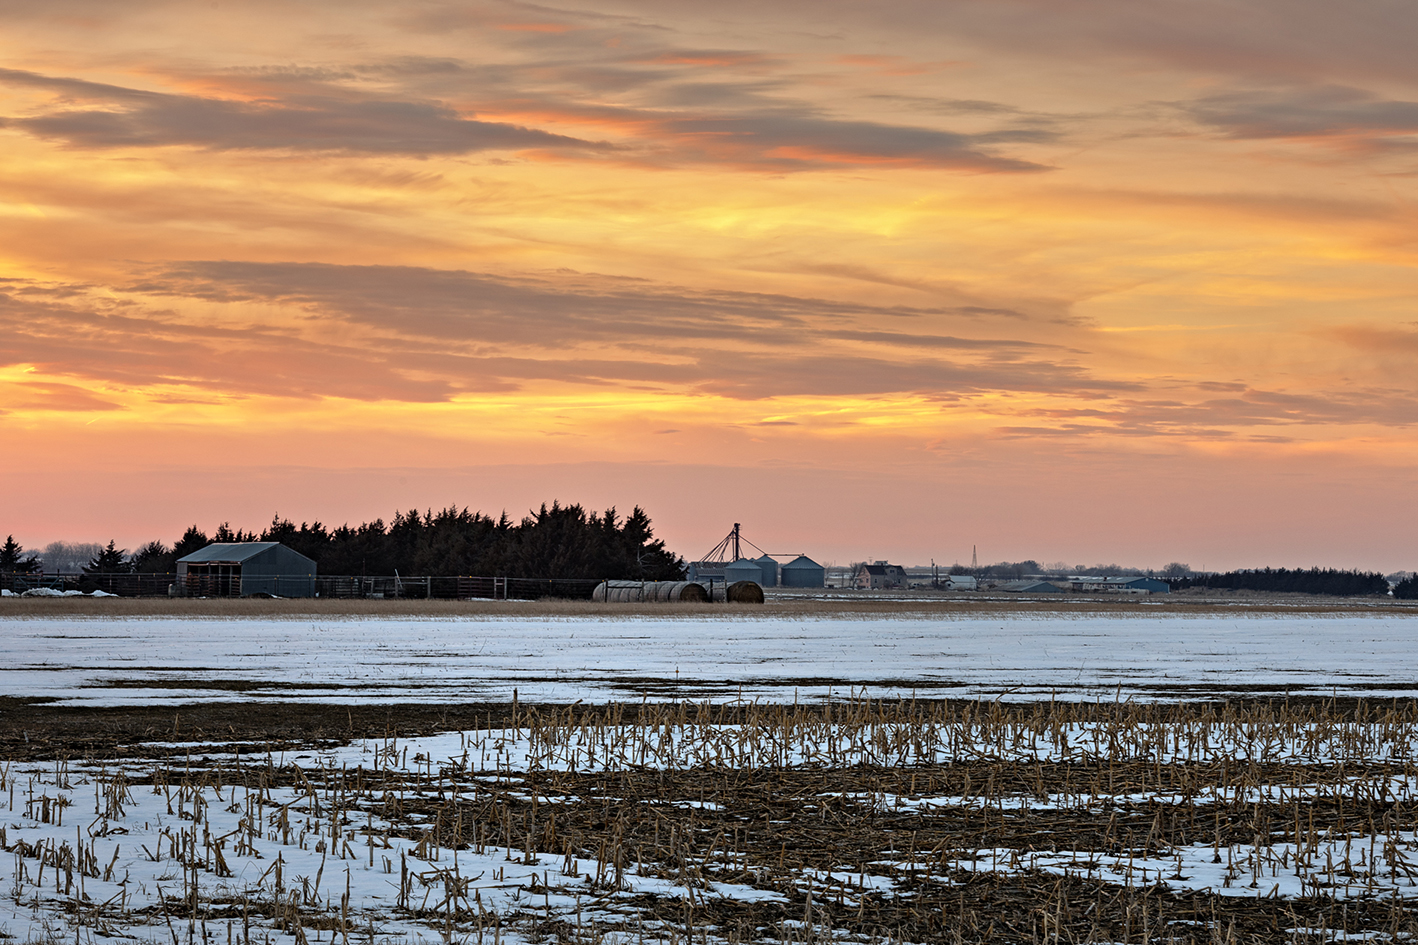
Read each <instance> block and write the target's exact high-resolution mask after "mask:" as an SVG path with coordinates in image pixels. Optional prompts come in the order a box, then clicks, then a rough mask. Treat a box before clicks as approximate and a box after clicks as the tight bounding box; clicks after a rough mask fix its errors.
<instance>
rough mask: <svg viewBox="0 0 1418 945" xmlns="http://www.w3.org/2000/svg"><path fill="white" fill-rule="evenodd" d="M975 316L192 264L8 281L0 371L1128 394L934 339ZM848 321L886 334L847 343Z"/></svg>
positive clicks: (464, 388)
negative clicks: (123, 274) (128, 277)
mask: <svg viewBox="0 0 1418 945" xmlns="http://www.w3.org/2000/svg"><path fill="white" fill-rule="evenodd" d="M115 294H116V295H118V296H119V297H121V298H122V299H124V300H125V301H124V302H123V303H122V304H117V303H114V302H113V301H112V300H111V298H110V297H111V296H113V295H115ZM105 299H108V300H107V301H105ZM193 301H200V302H206V303H219V304H221V305H224V306H230V307H232V308H234V309H236V310H240V309H241V308H242V307H243V306H247V305H255V304H259V306H260V310H261V311H267V312H270V311H273V310H274V311H280V312H286V313H288V314H287V315H285V316H282V317H280V318H277V319H275V320H274V321H271V322H268V323H251V322H247V323H241V324H229V323H225V322H223V323H221V324H218V325H217V326H215V327H213V326H212V325H211V324H210V323H208V322H206V321H204V322H203V323H201V324H198V323H194V322H193V321H191V320H189V319H184V318H182V317H179V316H178V315H176V314H174V313H175V312H176V311H178V310H180V309H181V308H182V307H183V306H184V304H185V303H190V302H193ZM290 314H298V315H299V317H298V318H294V319H293V318H291V317H290ZM977 318H978V316H977V315H974V314H972V313H971V312H968V311H965V310H963V309H951V308H940V309H924V308H909V307H902V306H869V305H868V306H864V305H850V304H844V303H840V302H831V301H827V300H822V299H812V298H795V297H791V296H784V295H776V296H770V295H765V294H758V293H744V292H704V291H691V290H686V289H679V288H676V287H673V286H663V285H655V284H647V283H643V282H640V281H638V280H625V279H608V278H604V277H597V276H590V275H585V274H578V273H559V274H556V278H555V279H554V280H552V279H535V278H521V279H507V278H500V277H494V276H489V275H486V274H480V273H469V272H459V271H440V270H428V269H418V268H411V267H360V266H329V265H310V264H294V263H284V264H263V263H249V262H245V263H225V262H203V263H187V264H183V265H181V266H176V267H170V268H166V269H164V270H162V271H159V272H155V273H151V274H149V275H148V277H146V278H143V279H140V280H136V281H134V282H132V283H130V284H127V285H124V286H117V287H109V288H108V289H105V290H103V291H97V292H96V291H93V290H92V289H91V288H89V287H84V288H83V289H82V290H81V291H74V290H72V289H70V290H67V291H66V290H63V289H60V290H58V291H56V290H55V288H54V287H48V286H32V287H31V286H26V285H22V284H16V285H12V286H11V287H10V288H9V290H8V293H7V294H5V295H3V296H0V363H5V364H29V365H38V366H40V367H42V368H43V370H44V371H45V372H46V374H48V375H51V376H53V375H62V376H71V377H75V378H89V379H96V380H100V381H103V382H105V383H111V384H116V385H131V386H145V385H146V386H162V385H180V386H183V387H195V388H199V389H203V390H208V391H212V392H215V393H225V394H229V395H234V396H245V395H251V394H276V395H282V396H294V397H321V396H335V397H346V398H353V399H363V400H383V399H387V400H405V401H417V402H430V401H439V400H447V399H450V398H453V397H456V396H458V395H460V394H466V393H470V392H479V391H482V392H487V391H499V390H501V391H507V390H515V389H519V388H521V387H523V386H525V385H528V384H532V383H537V382H555V383H561V384H566V383H570V384H585V385H591V386H595V387H608V386H631V385H652V386H659V387H663V388H666V389H670V388H673V389H679V390H686V391H701V392H704V393H710V394H716V395H719V396H726V397H731V398H737V399H748V400H751V399H760V398H765V397H775V396H794V395H798V396H874V395H880V394H890V393H902V392H912V393H924V394H927V395H930V396H933V397H937V398H941V399H947V400H948V399H952V398H958V397H962V396H968V395H973V394H978V393H982V392H989V391H1030V392H1053V393H1061V394H1067V395H1070V396H1072V395H1076V394H1080V393H1081V394H1084V395H1087V396H1099V395H1104V394H1107V393H1109V392H1118V391H1126V390H1133V389H1136V385H1135V384H1134V383H1132V382H1128V381H1120V380H1117V379H1111V378H1107V377H1100V376H1097V375H1096V374H1095V373H1094V372H1092V371H1090V370H1089V369H1087V368H1086V367H1084V366H1082V365H1080V364H1078V363H1076V355H1077V354H1079V353H1080V352H1076V351H1069V350H1066V349H1063V348H1060V347H1058V346H1055V345H1051V344H1046V343H1040V342H1032V341H1021V340H1012V339H1009V338H988V337H984V338H979V337H977V338H971V337H965V336H960V335H954V334H944V333H941V332H939V330H938V327H937V326H938V323H939V322H940V321H941V320H942V319H944V320H948V321H954V322H955V323H957V324H960V325H962V326H963V325H968V324H972V323H974V322H975V321H976V320H977ZM863 321H866V322H869V323H883V322H887V323H894V324H895V325H898V326H899V327H895V328H893V329H892V330H884V329H877V330H861V329H856V328H853V327H852V326H854V325H858V324H860V323H861V322H863ZM834 326H835V327H834ZM868 346H870V348H868Z"/></svg>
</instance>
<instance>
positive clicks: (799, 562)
mask: <svg viewBox="0 0 1418 945" xmlns="http://www.w3.org/2000/svg"><path fill="white" fill-rule="evenodd" d="M826 584H827V569H826V568H824V567H823V566H822V565H820V564H818V563H817V562H816V561H814V560H812V559H811V558H809V557H808V556H807V555H798V556H797V557H796V558H794V559H793V560H792V561H789V562H788V563H787V564H785V565H783V586H784V587H824V586H826Z"/></svg>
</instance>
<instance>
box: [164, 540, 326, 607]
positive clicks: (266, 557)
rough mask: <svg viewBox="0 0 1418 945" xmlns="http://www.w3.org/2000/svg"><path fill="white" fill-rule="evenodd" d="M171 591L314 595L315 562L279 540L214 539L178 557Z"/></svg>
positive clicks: (205, 594) (209, 594) (203, 594)
mask: <svg viewBox="0 0 1418 945" xmlns="http://www.w3.org/2000/svg"><path fill="white" fill-rule="evenodd" d="M174 591H175V592H176V593H179V594H190V595H194V596H201V597H250V596H252V595H253V594H269V595H271V596H272V597H314V596H315V562H314V561H311V560H310V559H309V558H307V557H306V556H305V555H303V554H301V553H300V552H298V551H292V550H291V549H289V548H287V547H286V546H285V545H283V544H281V543H280V542H275V541H243V542H217V543H215V544H211V545H208V546H207V547H205V548H203V549H202V550H201V551H194V552H193V553H192V554H190V555H187V556H185V557H182V558H178V559H177V584H176V585H175V586H174Z"/></svg>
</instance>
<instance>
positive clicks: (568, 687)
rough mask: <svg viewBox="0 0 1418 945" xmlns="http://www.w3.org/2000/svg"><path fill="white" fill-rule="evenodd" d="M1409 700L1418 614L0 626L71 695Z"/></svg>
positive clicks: (11, 674)
mask: <svg viewBox="0 0 1418 945" xmlns="http://www.w3.org/2000/svg"><path fill="white" fill-rule="evenodd" d="M852 686H858V687H861V686H865V687H867V688H869V689H870V691H871V692H872V693H873V694H879V695H892V694H896V693H904V694H906V695H908V696H909V695H910V694H911V693H913V692H914V693H917V694H919V695H922V696H965V697H975V696H984V697H990V698H993V697H996V696H999V695H1000V694H1005V697H1006V698H1010V699H1028V698H1037V697H1040V696H1043V697H1048V696H1049V695H1050V694H1051V693H1057V694H1058V695H1059V697H1060V698H1068V699H1078V698H1095V697H1099V696H1105V695H1115V694H1117V693H1118V692H1121V693H1123V694H1124V695H1132V696H1136V697H1140V698H1160V699H1170V698H1190V697H1196V696H1206V695H1212V694H1218V693H1219V694H1225V693H1236V692H1246V691H1257V690H1263V691H1271V692H1284V691H1289V692H1291V693H1294V694H1302V693H1312V694H1331V693H1341V694H1345V693H1349V694H1357V693H1368V694H1372V695H1389V696H1392V695H1414V694H1418V616H1413V617H1409V616H1402V615H1393V614H1381V615H1361V614H1355V615H1314V614H1296V615H1276V614H1246V613H1241V612H1227V613H1218V614H1215V615H1205V616H1192V615H1176V614H1170V613H1155V614H1147V613H1143V614H1139V615H1135V616H1108V615H1098V614H1080V615H1077V616H1068V615H1063V614H1014V615H1009V616H1003V617H1002V616H972V615H942V616H940V617H938V618H927V617H921V616H919V615H913V616H903V617H899V618H891V617H879V616H873V617H865V618H852V617H814V618H799V619H784V618H759V617H751V616H748V617H743V616H740V617H715V618H703V617H670V618H653V617H634V616H620V617H611V616H607V617H586V616H572V617H535V618H527V617H517V616H506V617H498V616H492V617H489V616H476V617H466V618H426V619H425V618H409V617H398V618H359V617H334V618H322V619H318V620H312V619H310V618H283V619H236V618H230V619H223V618H183V619H178V618H165V617H163V618H135V617H129V618H105V617H74V618H63V619H54V618H4V617H3V610H0V692H4V693H6V694H8V695H13V696H30V697H35V696H39V697H53V698H58V699H61V700H64V701H66V702H71V703H75V704H89V705H119V704H132V703H136V702H144V703H150V702H151V701H153V700H166V701H173V702H188V701H202V700H213V699H220V700H233V699H267V700H269V699H282V700H318V701H323V702H332V701H335V702H349V701H378V702H390V701H412V702H451V701H458V702H468V701H505V700H508V699H510V698H511V695H512V690H513V689H514V688H516V689H518V690H519V696H520V698H521V699H522V700H524V701H551V702H573V701H575V700H577V699H585V700H587V701H588V702H592V701H594V702H605V701H611V700H625V699H639V698H641V697H643V696H648V697H650V698H652V699H660V698H693V699H700V698H705V697H709V698H714V699H716V700H721V699H724V698H728V697H732V696H737V695H739V694H742V696H743V697H744V698H748V699H760V700H770V701H786V702H792V701H793V700H794V699H802V700H816V699H821V698H823V697H825V696H826V695H827V693H828V691H829V689H831V690H832V691H834V692H835V693H837V694H840V693H842V692H843V691H844V690H846V689H847V688H849V687H852Z"/></svg>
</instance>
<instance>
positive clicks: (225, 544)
mask: <svg viewBox="0 0 1418 945" xmlns="http://www.w3.org/2000/svg"><path fill="white" fill-rule="evenodd" d="M279 546H280V542H278V541H220V542H213V543H212V544H210V545H208V546H207V547H205V548H203V549H201V550H200V551H194V552H192V553H191V554H190V555H183V556H182V557H181V558H178V559H177V560H178V562H179V563H181V562H186V563H187V564H211V563H218V562H220V563H221V564H240V563H241V562H243V561H248V560H250V559H251V558H254V557H256V556H257V555H259V554H260V553H261V552H263V551H270V550H271V549H272V548H277V547H279Z"/></svg>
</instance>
